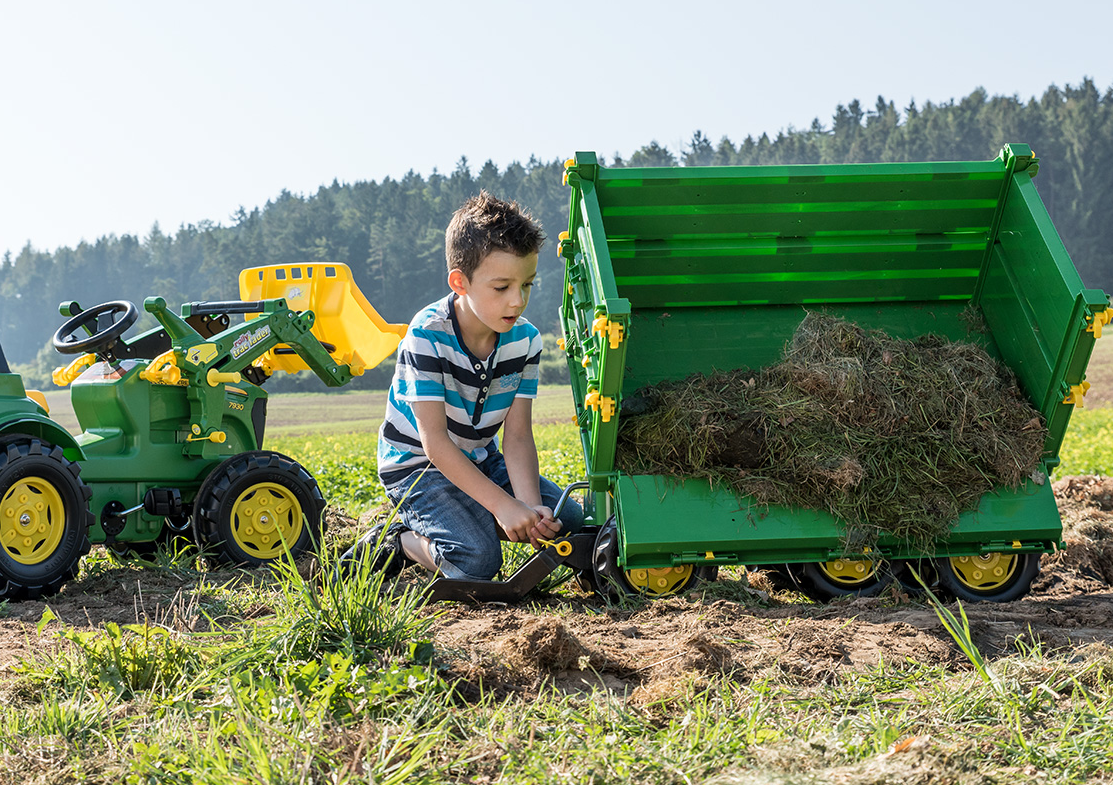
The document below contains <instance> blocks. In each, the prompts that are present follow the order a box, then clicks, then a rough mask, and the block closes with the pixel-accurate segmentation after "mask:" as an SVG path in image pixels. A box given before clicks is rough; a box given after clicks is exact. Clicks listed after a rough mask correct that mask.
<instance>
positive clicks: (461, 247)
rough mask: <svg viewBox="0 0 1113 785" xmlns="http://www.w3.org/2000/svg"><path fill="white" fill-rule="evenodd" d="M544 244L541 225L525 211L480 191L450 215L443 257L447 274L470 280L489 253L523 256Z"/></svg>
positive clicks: (515, 203) (534, 251)
mask: <svg viewBox="0 0 1113 785" xmlns="http://www.w3.org/2000/svg"><path fill="white" fill-rule="evenodd" d="M544 242H545V233H544V232H542V231H541V226H540V224H538V223H537V221H535V220H534V219H533V216H532V215H530V214H529V213H528V212H527V211H526V210H525V208H523V207H522V206H521V205H519V204H518V203H517V202H504V201H503V200H502V199H498V198H496V197H494V196H491V194H489V193H487V192H486V191H480V192H479V195H478V196H473V197H471V198H470V199H468V200H467V201H466V202H464V204H463V205H462V206H461V207H460V209H459V210H457V211H456V212H455V213H453V214H452V220H451V221H450V222H449V224H448V229H447V230H445V233H444V255H445V258H446V259H447V261H448V271H449V272H452V271H453V270H459V271H460V272H462V273H463V274H464V275H466V276H467V278H468V280H469V281H470V280H471V277H472V274H473V273H474V272H475V268H477V267H478V266H479V263H480V262H481V261H483V258H484V257H485V256H487V254H489V253H491V251H507V252H508V253H512V254H514V255H515V256H526V255H528V254H531V253H537V252H538V251H539V250H541V245H542V244H543V243H544Z"/></svg>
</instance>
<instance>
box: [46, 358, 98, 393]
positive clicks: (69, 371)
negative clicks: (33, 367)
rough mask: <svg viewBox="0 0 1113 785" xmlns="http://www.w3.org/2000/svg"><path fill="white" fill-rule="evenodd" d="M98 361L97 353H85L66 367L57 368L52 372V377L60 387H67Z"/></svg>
mask: <svg viewBox="0 0 1113 785" xmlns="http://www.w3.org/2000/svg"><path fill="white" fill-rule="evenodd" d="M96 361H97V356H96V355H95V354H83V355H81V356H80V357H78V358H77V359H76V360H74V361H73V362H72V363H70V364H69V365H67V366H66V367H65V368H55V369H54V372H53V373H52V374H50V378H51V379H53V380H54V383H55V384H56V385H58V386H59V387H65V386H66V385H67V384H69V383H70V382H72V381H73V380H74V379H76V378H77V377H78V376H80V375H81V372H82V371H84V370H85V369H86V368H87V367H88V366H90V365H92V364H93V363H95V362H96Z"/></svg>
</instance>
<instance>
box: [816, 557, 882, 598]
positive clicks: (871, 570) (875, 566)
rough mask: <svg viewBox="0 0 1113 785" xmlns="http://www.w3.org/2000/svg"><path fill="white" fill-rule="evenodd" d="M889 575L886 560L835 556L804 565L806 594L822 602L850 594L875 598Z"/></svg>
mask: <svg viewBox="0 0 1113 785" xmlns="http://www.w3.org/2000/svg"><path fill="white" fill-rule="evenodd" d="M888 577H889V576H888V573H887V571H886V570H885V569H884V566H883V563H882V562H879V561H871V560H870V559H832V560H831V561H825V562H807V563H805V564H801V565H800V582H801V585H802V587H803V589H804V591H805V593H806V594H808V595H809V596H810V597H812V598H813V599H816V600H819V601H820V602H826V601H827V600H832V599H834V598H835V597H846V596H847V595H854V596H856V597H872V596H874V595H875V594H879V593H880V592H881V590H882V589H884V588H885V584H886V583H887V581H888Z"/></svg>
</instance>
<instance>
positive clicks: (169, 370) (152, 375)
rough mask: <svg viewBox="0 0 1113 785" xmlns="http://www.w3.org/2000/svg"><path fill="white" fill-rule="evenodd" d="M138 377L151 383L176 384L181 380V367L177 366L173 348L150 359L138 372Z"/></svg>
mask: <svg viewBox="0 0 1113 785" xmlns="http://www.w3.org/2000/svg"><path fill="white" fill-rule="evenodd" d="M139 378H140V379H146V380H147V381H148V382H150V383H151V384H170V385H176V384H177V383H178V382H180V381H181V380H182V369H181V368H179V367H178V360H177V358H176V357H175V356H174V350H173V349H170V350H169V351H165V352H163V353H162V354H160V355H159V356H158V357H156V358H155V359H153V360H151V362H150V364H149V365H148V366H147V367H146V368H144V369H143V370H142V371H140V372H139Z"/></svg>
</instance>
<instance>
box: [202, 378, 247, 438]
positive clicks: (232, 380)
mask: <svg viewBox="0 0 1113 785" xmlns="http://www.w3.org/2000/svg"><path fill="white" fill-rule="evenodd" d="M241 378H243V377H242V376H240V372H239V371H232V372H231V373H224V372H222V371H218V370H217V369H216V368H210V369H209V372H208V373H207V374H206V375H205V381H207V382H208V383H209V386H210V387H216V386H217V385H218V384H239V383H240V379H241ZM222 441H223V440H222Z"/></svg>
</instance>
